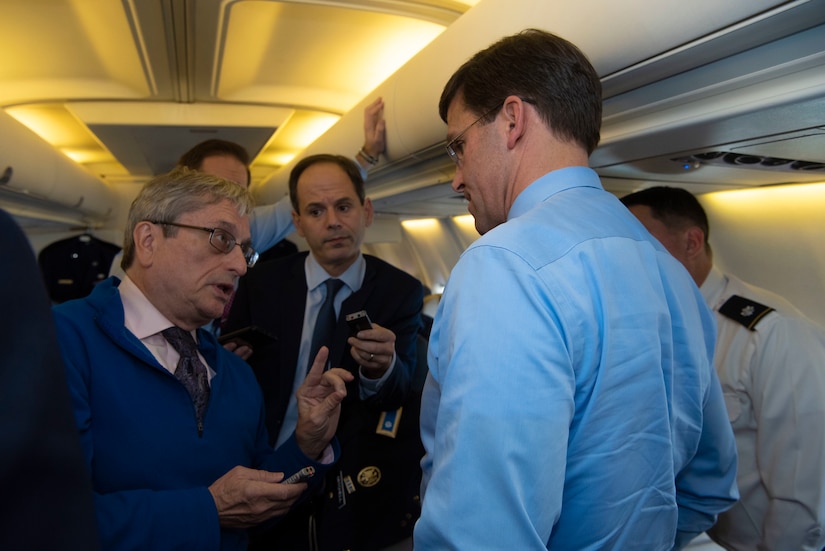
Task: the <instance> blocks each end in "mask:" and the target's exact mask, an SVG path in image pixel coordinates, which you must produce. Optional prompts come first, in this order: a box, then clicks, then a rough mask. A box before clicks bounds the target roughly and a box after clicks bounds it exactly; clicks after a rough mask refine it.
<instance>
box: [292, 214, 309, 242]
mask: <svg viewBox="0 0 825 551" xmlns="http://www.w3.org/2000/svg"><path fill="white" fill-rule="evenodd" d="M300 220H301V215H300V214H298V213H297V212H295V211H294V210H293V211H292V225H293V226H295V231H296V232H298V235H300V236H301V237H306V236H305V235H304V230H302V229H301V225H300V224H299V223H298V222H299V221H300Z"/></svg>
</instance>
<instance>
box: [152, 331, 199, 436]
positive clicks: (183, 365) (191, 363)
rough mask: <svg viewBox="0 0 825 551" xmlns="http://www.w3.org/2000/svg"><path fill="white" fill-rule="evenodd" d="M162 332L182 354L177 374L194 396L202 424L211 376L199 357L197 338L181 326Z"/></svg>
mask: <svg viewBox="0 0 825 551" xmlns="http://www.w3.org/2000/svg"><path fill="white" fill-rule="evenodd" d="M161 334H162V335H163V337H164V338H165V339H166V340H167V341H169V344H171V345H172V347H173V348H174V349H175V350H177V351H178V354H180V360H178V367H177V369H175V376H176V377H177V378H178V380H180V382H182V383H183V386H184V387H186V390H187V391H188V392H189V396H191V397H192V403H193V404H194V406H195V415H196V416H197V418H198V425H199V426H200V424H201V422H202V421H203V412H204V411H205V410H206V404H207V402H209V376H208V374H207V372H206V366H205V365H203V362H201V360H200V358H199V357H198V349H197V347H196V346H195V340H194V339H193V338H192V334H191V333H190V332H189V331H186V330H184V329H181V328H180V327H170V328H169V329H164V330H163V331H161Z"/></svg>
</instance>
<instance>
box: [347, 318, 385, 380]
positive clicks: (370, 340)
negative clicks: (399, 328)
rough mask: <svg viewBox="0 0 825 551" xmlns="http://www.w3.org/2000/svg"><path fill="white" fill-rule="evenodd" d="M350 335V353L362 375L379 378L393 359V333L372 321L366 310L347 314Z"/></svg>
mask: <svg viewBox="0 0 825 551" xmlns="http://www.w3.org/2000/svg"><path fill="white" fill-rule="evenodd" d="M346 320H347V324H349V326H350V332H351V334H352V336H351V337H349V338H348V339H347V342H348V343H349V344H350V345H351V346H352V348H351V349H350V354H351V355H352V357H353V358H354V359H355V361H356V362H358V364H359V365H360V366H361V368H362V373H363V375H364V376H366V377H368V378H370V379H378V378H380V377H381V376H382V375H383V374H384V373H385V372H386V371H387V370H388V369H389V368H390V366H391V365H392V362H393V360H394V359H395V333H393V332H392V331H390V330H389V329H387V328H386V327H381V326H380V325H378V324H377V323H372V321H371V320H370V317H369V315H368V314H367V311H366V310H361V311H359V312H353V313H352V314H347V317H346Z"/></svg>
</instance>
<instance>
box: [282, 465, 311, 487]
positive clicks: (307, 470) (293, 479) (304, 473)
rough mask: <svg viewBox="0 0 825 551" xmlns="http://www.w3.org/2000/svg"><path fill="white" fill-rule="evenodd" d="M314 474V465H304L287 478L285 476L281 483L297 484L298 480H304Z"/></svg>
mask: <svg viewBox="0 0 825 551" xmlns="http://www.w3.org/2000/svg"><path fill="white" fill-rule="evenodd" d="M314 474H315V467H304V468H303V469H301V470H300V471H298V472H297V473H295V474H294V475H292V476H290V477H289V478H285V479H284V480H283V482H282V484H297V483H299V482H306V481H307V480H309V479H310V478H312V475H314Z"/></svg>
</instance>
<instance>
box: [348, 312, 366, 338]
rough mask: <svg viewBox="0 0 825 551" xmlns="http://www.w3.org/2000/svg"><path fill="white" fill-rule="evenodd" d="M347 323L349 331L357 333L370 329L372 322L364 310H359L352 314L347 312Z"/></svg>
mask: <svg viewBox="0 0 825 551" xmlns="http://www.w3.org/2000/svg"><path fill="white" fill-rule="evenodd" d="M346 320H347V325H349V329H350V333H352V335H353V336H354V335H357V334H358V332H359V331H365V330H367V329H372V322H371V321H370V317H369V315H368V314H367V311H366V310H359V311H358V312H353V313H352V314H347V317H346Z"/></svg>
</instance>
